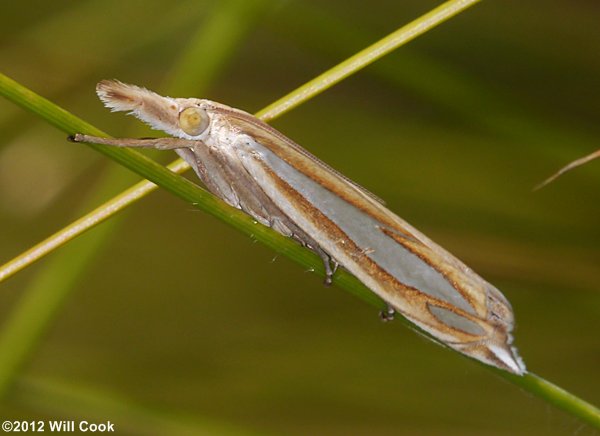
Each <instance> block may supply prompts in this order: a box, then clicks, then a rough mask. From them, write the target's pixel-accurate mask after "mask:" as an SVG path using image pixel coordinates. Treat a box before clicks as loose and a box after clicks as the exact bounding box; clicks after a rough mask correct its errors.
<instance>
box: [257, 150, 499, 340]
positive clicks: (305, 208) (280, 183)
mask: <svg viewBox="0 0 600 436" xmlns="http://www.w3.org/2000/svg"><path fill="white" fill-rule="evenodd" d="M257 162H259V163H260V165H261V167H262V168H263V170H264V171H265V173H266V175H267V177H269V179H270V183H272V184H273V185H274V186H276V187H277V189H278V190H279V191H280V192H282V195H284V196H285V197H286V198H288V199H291V201H292V202H293V204H294V205H295V207H296V208H297V210H298V213H300V214H302V215H303V216H304V217H305V218H306V219H308V220H309V221H311V222H314V223H318V226H319V229H320V231H321V232H323V233H324V234H325V235H326V236H327V239H328V240H329V241H331V242H332V243H334V244H335V245H337V246H338V247H339V248H340V249H341V250H343V251H344V252H346V253H350V254H351V258H352V260H353V262H355V263H356V265H357V266H356V267H355V266H353V265H344V264H343V263H342V266H344V267H345V268H346V269H348V270H349V271H350V272H351V273H352V274H355V275H356V276H357V277H358V278H359V279H360V276H361V275H365V274H366V275H368V276H370V277H372V278H374V279H375V280H376V281H377V283H378V284H379V289H372V290H373V291H374V292H375V293H377V294H378V295H379V296H380V297H382V298H383V299H384V300H385V301H387V302H388V303H392V304H393V303H394V302H396V304H393V306H394V308H395V309H396V310H397V311H398V312H399V313H400V314H402V315H403V316H404V317H406V318H407V319H409V320H411V321H412V322H414V323H415V324H416V325H418V326H419V327H421V328H424V329H425V330H426V331H428V332H430V333H431V332H432V331H437V332H440V333H442V335H443V336H442V337H439V336H440V335H434V336H438V339H441V340H446V339H445V338H446V337H450V338H452V341H455V342H457V343H469V342H472V341H478V340H484V339H485V338H487V337H488V335H489V334H490V333H491V331H490V329H491V328H492V327H491V326H489V325H488V324H487V323H485V321H484V320H483V319H482V318H481V317H479V316H476V315H473V314H468V313H466V312H465V311H463V310H460V309H458V308H456V307H455V306H453V305H452V304H450V303H448V302H446V301H443V300H440V299H437V298H435V297H433V296H431V295H428V294H425V293H423V292H421V291H420V290H419V289H417V288H414V287H412V286H408V285H406V284H404V283H402V282H400V281H399V280H398V279H396V278H395V277H394V276H392V275H391V274H390V273H388V272H387V271H386V270H384V269H383V268H382V267H381V266H380V265H378V264H377V263H376V262H375V261H373V260H372V259H371V258H370V257H369V256H368V251H366V250H364V249H363V248H361V247H359V246H358V245H356V243H355V242H354V241H353V240H352V239H351V238H350V237H349V236H348V235H347V234H346V233H345V232H344V231H343V230H342V229H341V228H340V227H338V226H337V225H336V224H335V223H334V222H333V221H331V220H330V219H329V218H328V217H327V216H326V215H325V214H323V213H322V212H321V211H320V210H318V209H317V208H315V207H314V206H313V205H312V204H311V203H310V202H309V201H308V200H307V199H306V198H304V197H303V196H302V195H301V194H300V193H299V192H298V191H296V190H295V189H294V188H293V187H292V186H290V185H289V184H288V183H287V182H285V181H284V180H283V179H281V178H280V177H278V176H277V175H276V174H275V173H274V172H273V171H272V170H271V168H270V167H268V166H267V165H265V164H264V163H262V162H260V161H257ZM274 201H275V200H274ZM304 231H306V229H304ZM315 239H317V238H315ZM317 242H318V241H317ZM322 248H325V249H326V247H322ZM330 254H331V253H330ZM337 260H339V259H337ZM357 269H360V270H361V271H357ZM361 272H362V273H363V274H361ZM398 300H400V301H401V302H402V304H403V305H404V306H405V307H404V308H403V307H398V304H397V303H398ZM429 306H436V307H440V308H443V309H446V310H448V311H451V312H453V313H456V314H457V315H458V316H462V317H464V318H466V319H467V320H469V321H471V322H474V323H476V324H477V325H478V326H479V327H481V328H482V330H483V331H485V332H486V335H473V334H470V333H468V332H465V331H464V330H461V329H458V328H455V327H452V326H449V325H447V324H444V323H443V322H441V321H440V320H439V319H438V318H437V317H436V316H435V315H434V314H432V313H431V310H430V309H429ZM428 327H429V328H428Z"/></svg>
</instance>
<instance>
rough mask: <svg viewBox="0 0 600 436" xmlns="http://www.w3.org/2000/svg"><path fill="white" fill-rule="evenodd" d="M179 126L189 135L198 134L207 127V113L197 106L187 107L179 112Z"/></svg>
mask: <svg viewBox="0 0 600 436" xmlns="http://www.w3.org/2000/svg"><path fill="white" fill-rule="evenodd" d="M179 127H181V130H183V131H184V132H185V133H187V134H188V135H190V136H198V135H199V134H200V133H202V132H204V130H206V128H207V127H208V115H206V112H204V110H202V109H200V108H198V107H188V108H187V109H184V110H182V111H181V113H180V114H179Z"/></svg>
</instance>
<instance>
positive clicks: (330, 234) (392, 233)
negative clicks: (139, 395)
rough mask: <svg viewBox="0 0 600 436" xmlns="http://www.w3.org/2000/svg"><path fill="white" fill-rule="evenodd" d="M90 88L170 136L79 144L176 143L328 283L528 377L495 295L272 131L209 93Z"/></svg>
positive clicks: (223, 194) (505, 306)
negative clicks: (340, 272)
mask: <svg viewBox="0 0 600 436" xmlns="http://www.w3.org/2000/svg"><path fill="white" fill-rule="evenodd" d="M96 91H97V93H98V96H99V97H100V99H101V100H102V101H103V102H104V104H105V105H106V106H107V107H109V108H111V109H112V110H113V111H129V112H130V113H132V114H133V115H135V116H136V117H137V118H139V119H140V120H142V121H144V122H146V123H147V124H149V125H150V126H151V127H153V128H154V129H158V130H163V131H165V132H166V133H168V134H169V135H171V136H173V138H160V139H105V138H96V137H90V136H86V135H75V137H74V139H75V140H76V141H78V142H93V143H99V144H107V145H114V146H120V147H150V148H157V149H161V150H167V149H169V150H175V151H176V152H177V154H179V156H181V157H182V158H183V159H184V160H186V161H187V162H188V163H189V164H190V166H191V167H192V168H193V169H194V170H195V172H196V174H197V175H198V177H200V179H201V180H202V182H203V183H204V185H206V187H207V188H208V189H209V190H210V191H211V192H212V193H213V194H215V195H216V196H218V197H220V198H221V199H223V200H224V201H225V202H226V203H228V204H230V205H231V206H233V207H236V208H238V209H242V210H243V211H244V212H246V213H247V214H249V215H250V216H252V217H253V218H254V219H256V220H257V221H258V222H260V223H262V224H264V225H266V226H269V227H271V228H273V229H274V230H276V231H278V232H279V233H282V234H283V235H286V236H289V237H292V238H294V239H296V240H297V241H298V242H300V243H301V244H303V245H305V246H306V247H308V248H310V249H311V250H313V251H315V252H316V253H317V254H319V255H320V257H321V258H322V259H323V260H324V262H325V269H326V272H327V278H326V281H329V282H330V281H331V276H332V274H333V272H334V271H335V267H336V266H337V265H338V264H339V265H341V266H343V267H344V268H346V269H347V270H348V271H350V272H351V273H352V274H354V275H355V276H356V277H357V278H358V279H359V280H360V281H361V282H363V283H364V284H365V285H366V286H367V287H369V288H370V289H371V290H372V291H373V292H375V293H376V294H377V295H379V296H380V297H381V298H382V299H383V300H384V301H385V302H386V303H387V304H388V305H389V306H390V308H391V309H393V310H394V311H396V312H399V313H400V314H401V315H403V316H404V317H406V318H407V319H408V320H409V321H411V322H412V323H414V324H415V325H417V326H418V327H419V328H421V329H422V330H424V331H425V332H427V333H428V334H429V335H431V336H432V337H433V338H434V339H435V340H437V341H438V342H440V343H441V344H444V345H446V346H448V347H450V348H453V349H454V350H456V351H459V352H461V353H463V354H465V355H467V356H469V357H472V358H474V359H477V360H479V361H481V362H484V363H486V364H488V365H492V366H495V367H497V368H501V369H504V370H506V371H510V372H512V373H515V374H520V375H521V374H524V373H525V371H526V370H525V366H524V364H523V362H522V360H521V359H520V358H519V356H518V354H517V351H516V350H515V348H514V347H513V346H512V336H511V331H512V329H513V312H512V309H511V306H510V303H509V302H508V301H507V300H506V298H505V297H504V296H503V295H502V294H501V293H500V291H498V290H497V289H496V288H495V287H493V286H492V285H490V284H489V283H487V282H486V281H485V280H483V279H482V278H481V277H479V276H478V275H477V274H475V273H474V272H473V271H471V270H470V269H469V268H468V267H467V266H466V265H464V264H463V263H462V262H461V261H459V260H458V259H456V258H455V257H454V256H452V255H451V254H450V253H448V252H447V251H446V250H444V249H443V248H441V247H440V246H438V245H437V244H435V243H434V242H433V241H431V240H430V239H429V238H427V237H426V236H425V235H423V234H421V233H420V232H419V231H418V230H416V229H415V228H413V227H412V226H411V225H409V224H408V223H406V222H405V221H404V220H402V219H401V218H399V217H398V216H396V215H394V214H393V213H392V212H390V211H389V210H388V209H387V208H385V206H384V205H383V203H382V202H381V200H379V199H378V198H377V197H375V196H374V195H372V194H371V193H369V192H368V191H366V190H365V189H363V188H362V187H360V186H359V185H357V184H355V183H354V182H352V181H350V180H349V179H347V178H346V177H344V176H343V175H341V174H339V173H337V172H335V171H334V170H333V169H331V168H330V167H328V166H327V165H326V164H324V163H323V162H321V161H319V160H318V159H317V158H315V157H314V156H312V155H311V154H310V153H308V152H307V151H306V150H304V149H303V148H302V147H300V146H299V145H297V144H295V143H294V142H293V141H291V140H290V139H288V138H286V137H285V136H284V135H282V134H281V133H279V132H278V131H277V130H275V129H273V128H272V127H270V126H268V125H267V124H265V123H263V122H262V121H260V120H259V119H257V118H255V117H254V116H252V115H250V114H248V113H246V112H243V111H240V110H238V109H233V108H231V107H228V106H225V105H223V104H219V103H215V102H212V101H209V100H201V99H196V98H170V97H162V96H160V95H158V94H155V93H154V92H152V91H149V90H147V89H144V88H140V87H137V86H133V85H127V84H124V83H121V82H119V81H102V82H100V83H99V84H98V86H97V88H96Z"/></svg>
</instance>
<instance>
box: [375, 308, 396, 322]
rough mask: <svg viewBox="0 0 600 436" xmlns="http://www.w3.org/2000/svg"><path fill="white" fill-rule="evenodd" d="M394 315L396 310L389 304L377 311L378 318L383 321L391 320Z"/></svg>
mask: <svg viewBox="0 0 600 436" xmlns="http://www.w3.org/2000/svg"><path fill="white" fill-rule="evenodd" d="M395 316H396V311H395V310H394V308H393V307H392V306H390V305H389V304H388V305H387V307H386V308H385V309H383V310H381V311H380V312H379V318H380V319H381V320H382V321H383V322H390V321H393V320H394V317H395Z"/></svg>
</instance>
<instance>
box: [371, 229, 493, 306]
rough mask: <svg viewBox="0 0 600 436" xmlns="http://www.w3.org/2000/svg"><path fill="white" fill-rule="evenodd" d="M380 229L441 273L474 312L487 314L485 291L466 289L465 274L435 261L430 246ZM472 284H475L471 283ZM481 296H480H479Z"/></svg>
mask: <svg viewBox="0 0 600 436" xmlns="http://www.w3.org/2000/svg"><path fill="white" fill-rule="evenodd" d="M379 230H381V232H382V233H383V234H385V235H386V236H388V237H390V238H392V239H393V240H394V241H395V242H396V243H398V244H400V245H401V246H403V247H404V248H405V249H406V250H408V251H410V252H411V253H412V254H414V255H415V256H417V257H418V258H419V259H421V260H422V261H423V262H424V263H426V264H427V265H429V266H430V267H431V268H432V269H433V270H435V271H437V272H438V273H440V274H441V275H442V276H443V277H444V278H445V279H446V281H447V282H448V283H449V284H450V285H451V286H452V287H453V288H454V289H455V290H456V291H457V292H458V293H459V294H460V295H461V296H462V297H463V298H464V300H465V301H466V302H467V303H468V304H469V305H470V306H471V307H472V308H473V311H474V313H477V314H478V315H479V316H482V317H485V316H486V315H487V312H488V311H487V308H486V307H485V292H483V293H474V292H469V291H468V290H467V289H466V286H467V283H465V280H466V279H465V277H464V275H462V274H461V275H460V276H461V277H457V273H456V269H455V268H450V267H449V266H448V264H446V263H444V262H439V261H437V262H436V261H435V260H437V259H436V257H437V256H436V253H435V252H432V251H431V249H430V248H429V247H427V246H426V245H423V244H421V243H420V242H418V241H415V240H414V239H412V238H411V239H409V238H405V237H404V236H403V235H400V234H398V233H396V232H395V231H393V230H390V229H388V228H385V227H380V228H379ZM469 284H470V285H473V284H471V283H469ZM477 297H480V298H477Z"/></svg>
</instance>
